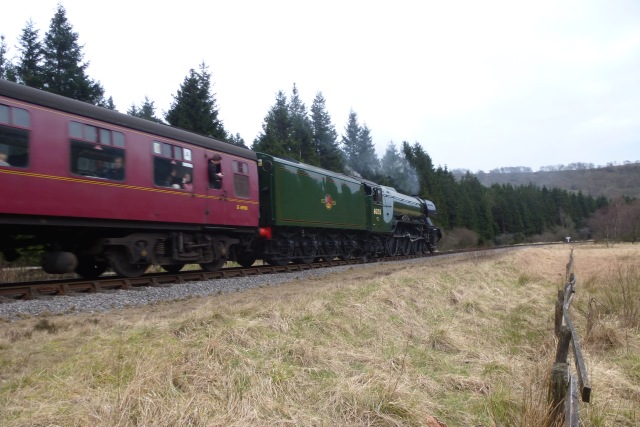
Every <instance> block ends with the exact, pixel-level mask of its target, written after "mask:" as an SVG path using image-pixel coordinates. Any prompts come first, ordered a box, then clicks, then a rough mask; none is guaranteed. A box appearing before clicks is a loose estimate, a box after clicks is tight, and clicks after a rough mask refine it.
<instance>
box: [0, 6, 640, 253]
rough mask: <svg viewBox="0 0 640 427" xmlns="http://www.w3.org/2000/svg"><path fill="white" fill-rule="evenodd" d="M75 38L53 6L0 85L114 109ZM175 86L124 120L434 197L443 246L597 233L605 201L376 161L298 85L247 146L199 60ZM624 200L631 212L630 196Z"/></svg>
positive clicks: (0, 55) (3, 68) (0, 65)
mask: <svg viewBox="0 0 640 427" xmlns="http://www.w3.org/2000/svg"><path fill="white" fill-rule="evenodd" d="M0 31H1V29H0ZM78 37H79V36H78V34H77V33H75V32H74V31H73V27H72V25H71V23H70V22H69V21H68V20H67V17H66V11H65V9H64V7H63V6H62V5H58V8H57V11H56V12H55V14H54V16H53V18H52V19H51V22H50V26H49V29H48V30H47V31H46V32H45V33H44V35H43V37H41V35H40V32H39V30H38V29H37V28H34V25H33V23H32V21H28V22H27V23H26V24H25V26H24V28H23V30H22V34H21V36H20V37H19V40H18V41H17V53H16V54H14V55H13V56H10V51H9V47H8V43H7V41H6V40H5V39H4V36H2V38H1V40H0V78H3V79H6V80H10V81H13V82H16V83H19V84H24V85H27V86H31V87H34V88H38V89H41V90H45V91H48V92H52V93H56V94H59V95H62V96H66V97H69V98H74V99H77V100H81V101H84V102H87V103H90V104H94V105H98V106H101V107H104V108H109V109H113V110H115V109H116V107H115V105H114V102H113V99H112V98H110V97H107V96H106V95H105V93H106V91H105V89H104V88H103V87H102V85H101V84H100V82H99V81H97V80H94V79H92V78H91V77H90V76H88V75H87V67H88V63H87V62H85V61H84V53H83V48H84V46H80V45H79V44H78ZM176 87H177V89H176V90H175V94H173V95H172V96H173V102H172V104H171V106H170V108H169V110H168V111H167V112H166V113H165V114H164V115H163V116H162V117H158V115H157V112H156V107H155V105H154V101H153V100H150V99H148V98H145V99H144V100H142V102H141V103H140V105H131V106H130V107H129V108H128V110H127V111H126V113H127V114H129V115H132V116H136V117H141V118H144V119H147V120H152V121H155V122H159V123H166V124H168V125H171V126H175V127H180V128H183V129H186V130H190V131H193V132H196V133H199V134H202V135H206V136H210V137H212V138H216V139H218V140H221V141H225V142H227V143H229V144H235V145H239V146H244V147H247V148H251V149H252V150H255V151H261V152H265V153H269V154H272V155H276V156H281V157H286V158H290V159H294V160H298V161H301V162H304V163H307V164H311V165H316V166H319V167H322V168H326V169H329V170H332V171H334V172H340V173H345V174H350V175H355V176H359V177H362V178H364V179H367V180H371V181H374V182H377V183H380V184H383V185H387V186H391V187H394V188H396V190H398V191H400V192H403V193H406V194H411V195H418V196H420V197H423V198H427V199H429V200H432V201H433V202H434V203H435V204H436V206H437V208H438V215H437V217H436V218H434V222H435V223H436V224H437V225H439V226H440V227H442V228H443V230H444V235H445V241H444V243H446V246H448V247H467V246H476V245H493V244H512V243H519V242H527V241H558V240H564V239H565V237H566V236H571V237H573V238H574V239H586V238H590V237H592V235H593V234H594V232H595V231H596V230H595V228H597V227H598V223H597V222H595V223H594V222H593V221H592V222H591V223H590V222H589V220H590V218H592V217H593V215H594V214H595V213H596V212H597V211H598V210H600V212H603V209H607V208H608V205H609V203H610V201H609V200H607V199H606V198H605V197H602V196H599V197H597V198H595V197H593V196H590V195H585V194H583V193H582V192H581V191H580V190H579V189H576V190H563V189H559V188H553V187H547V186H543V187H538V186H535V185H533V184H527V185H521V186H513V185H511V184H494V185H491V186H485V185H482V184H481V182H480V181H479V180H478V178H477V177H476V176H474V175H473V174H471V173H469V172H467V173H466V174H464V175H457V176H456V175H454V173H452V172H451V171H449V170H448V169H447V167H446V166H436V163H434V160H433V159H432V158H431V157H430V156H429V154H428V152H427V151H426V150H425V148H424V147H425V144H422V143H420V142H417V141H416V142H413V143H410V142H408V141H402V142H400V143H399V144H396V143H394V142H393V141H389V142H388V143H387V148H386V151H385V153H384V155H383V156H382V157H379V156H378V155H377V153H376V151H375V145H374V142H373V138H372V131H371V128H370V127H369V124H366V123H365V122H364V121H362V119H361V118H360V117H358V114H357V113H356V112H355V111H351V112H350V114H349V116H348V117H346V118H345V119H346V120H345V122H344V125H343V127H342V128H341V129H340V130H337V129H336V125H335V124H334V121H333V119H332V117H331V116H330V115H329V113H328V111H327V109H326V105H325V103H326V100H325V98H324V96H323V94H322V93H321V92H318V93H317V94H316V95H315V98H314V99H313V102H312V103H311V106H310V107H309V108H308V107H307V106H306V105H305V104H304V102H303V101H302V99H301V96H300V92H299V89H298V87H297V86H296V84H295V83H294V84H293V86H292V89H291V92H290V93H287V92H285V91H283V90H278V92H277V94H276V97H275V99H274V102H273V105H272V106H271V107H270V109H269V110H268V111H266V112H265V115H264V118H263V119H262V126H261V132H260V133H259V135H257V136H256V137H255V138H254V139H253V141H252V143H251V145H248V144H247V143H246V142H245V140H244V139H243V138H242V137H241V135H240V134H238V133H235V134H233V133H232V132H230V131H229V130H227V129H225V127H224V123H223V122H222V121H221V120H220V119H219V117H218V116H219V111H220V108H222V107H224V106H219V105H218V104H217V100H216V96H215V93H213V92H212V89H213V82H212V75H211V72H210V71H209V67H208V66H207V65H206V64H205V63H201V64H198V66H197V67H196V68H194V69H191V70H188V72H187V74H186V76H185V78H184V80H183V81H182V82H176ZM257 120H259V119H257ZM372 126H375V124H372ZM436 160H437V159H436ZM625 203H626V205H629V206H635V205H637V203H636V202H635V201H634V200H632V199H629V200H626V201H625ZM634 203H635V205H634ZM623 206H624V204H623ZM639 216H640V215H639ZM636 222H637V223H638V224H639V225H638V226H635V229H638V230H640V220H638V219H636ZM632 234H633V235H631V234H629V235H624V236H622V235H620V236H619V237H620V238H623V239H627V240H634V241H635V239H636V237H635V234H636V232H635V231H634V232H632Z"/></svg>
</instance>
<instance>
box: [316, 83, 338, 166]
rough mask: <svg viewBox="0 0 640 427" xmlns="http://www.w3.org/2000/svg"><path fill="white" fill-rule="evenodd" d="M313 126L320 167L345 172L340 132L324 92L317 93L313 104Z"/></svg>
mask: <svg viewBox="0 0 640 427" xmlns="http://www.w3.org/2000/svg"><path fill="white" fill-rule="evenodd" d="M311 128H312V129H313V145H314V146H315V149H316V155H317V157H318V159H319V165H320V167H322V168H325V169H329V170H332V171H334V172H344V166H345V158H344V153H343V152H342V151H341V150H340V147H339V145H338V133H337V132H336V129H335V127H334V126H333V123H331V116H329V113H328V112H327V110H326V106H325V99H324V96H323V95H322V92H318V93H317V94H316V97H315V98H314V99H313V103H312V104H311Z"/></svg>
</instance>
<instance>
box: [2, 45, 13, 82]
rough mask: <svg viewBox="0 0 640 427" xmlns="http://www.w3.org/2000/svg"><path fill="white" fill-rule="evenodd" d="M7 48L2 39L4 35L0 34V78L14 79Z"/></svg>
mask: <svg viewBox="0 0 640 427" xmlns="http://www.w3.org/2000/svg"><path fill="white" fill-rule="evenodd" d="M8 56H9V48H7V43H6V42H5V40H4V35H0V79H5V80H10V81H12V82H15V81H16V73H15V67H14V66H13V64H12V63H11V60H9V58H8Z"/></svg>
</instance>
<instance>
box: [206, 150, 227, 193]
mask: <svg viewBox="0 0 640 427" xmlns="http://www.w3.org/2000/svg"><path fill="white" fill-rule="evenodd" d="M220 160H222V157H220V154H214V155H213V157H211V158H210V159H209V186H210V187H211V188H216V189H220V188H222V178H223V177H224V175H223V174H222V165H221V164H220Z"/></svg>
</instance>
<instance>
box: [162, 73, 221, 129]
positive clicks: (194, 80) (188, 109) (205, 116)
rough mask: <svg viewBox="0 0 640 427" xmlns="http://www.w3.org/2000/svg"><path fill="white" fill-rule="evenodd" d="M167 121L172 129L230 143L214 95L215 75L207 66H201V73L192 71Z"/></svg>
mask: <svg viewBox="0 0 640 427" xmlns="http://www.w3.org/2000/svg"><path fill="white" fill-rule="evenodd" d="M165 119H166V121H167V122H168V123H169V124H170V125H171V126H175V127H179V128H182V129H185V130H189V131H192V132H195V133H199V134H200V135H205V136H209V137H212V138H216V139H219V140H221V141H225V140H226V139H227V132H226V131H225V130H224V125H223V123H222V121H221V120H220V119H218V107H217V105H216V99H215V94H212V93H211V74H210V73H209V72H208V67H207V66H206V65H205V64H204V63H202V64H200V70H199V72H196V71H195V70H194V69H193V68H192V69H191V70H189V75H188V76H187V77H185V79H184V82H183V83H182V85H181V86H180V89H179V90H178V92H177V93H176V95H174V97H173V103H172V104H171V107H170V108H169V111H168V112H167V114H166V115H165Z"/></svg>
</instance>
